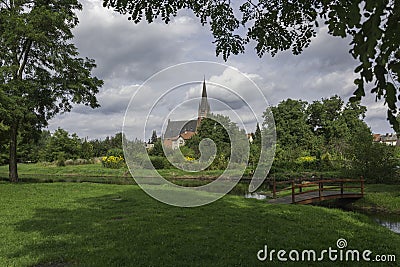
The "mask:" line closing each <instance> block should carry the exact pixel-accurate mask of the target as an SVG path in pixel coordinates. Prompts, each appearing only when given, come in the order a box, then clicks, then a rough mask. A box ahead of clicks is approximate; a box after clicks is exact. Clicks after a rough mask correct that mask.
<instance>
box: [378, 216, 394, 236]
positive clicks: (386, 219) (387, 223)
mask: <svg viewBox="0 0 400 267" xmlns="http://www.w3.org/2000/svg"><path fill="white" fill-rule="evenodd" d="M373 218H374V220H375V221H376V222H377V223H379V224H380V225H382V226H384V227H386V228H388V229H390V230H392V231H393V232H395V233H397V234H400V216H383V215H380V216H379V215H373Z"/></svg>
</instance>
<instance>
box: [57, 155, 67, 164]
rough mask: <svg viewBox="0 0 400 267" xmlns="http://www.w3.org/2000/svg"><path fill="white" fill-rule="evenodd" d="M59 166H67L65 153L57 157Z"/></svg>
mask: <svg viewBox="0 0 400 267" xmlns="http://www.w3.org/2000/svg"><path fill="white" fill-rule="evenodd" d="M57 166H58V167H63V166H65V157H64V153H59V154H58V156H57Z"/></svg>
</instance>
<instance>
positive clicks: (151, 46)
mask: <svg viewBox="0 0 400 267" xmlns="http://www.w3.org/2000/svg"><path fill="white" fill-rule="evenodd" d="M83 4H84V10H83V12H80V13H79V19H80V24H79V26H78V27H77V28H76V29H75V31H74V33H75V37H76V38H75V40H74V42H75V43H76V44H77V47H78V49H79V51H80V53H81V56H87V57H89V58H94V59H95V60H96V63H97V66H98V67H97V68H96V70H95V71H94V74H95V75H96V76H98V77H99V78H101V79H104V81H105V85H104V86H103V88H102V89H101V91H100V93H99V94H98V100H99V103H100V104H101V108H98V109H94V110H92V109H90V108H87V107H84V106H76V107H75V108H74V109H73V111H72V112H71V113H69V114H64V115H60V116H57V117H56V118H54V119H53V120H51V121H50V126H49V129H50V130H54V129H56V128H57V127H62V128H65V129H67V130H68V131H70V132H76V133H78V134H79V135H80V136H88V137H90V138H104V137H105V136H107V135H114V134H115V133H116V132H118V131H120V130H121V129H122V122H123V118H124V114H125V110H126V108H127V106H128V104H129V101H130V99H131V97H132V95H133V94H134V92H135V91H136V90H137V88H138V87H139V85H140V84H142V83H143V82H145V81H146V80H147V79H148V78H149V77H150V76H151V75H153V74H155V73H156V72H158V71H160V70H162V69H164V68H166V67H169V66H172V65H174V64H179V63H183V62H186V61H195V60H206V61H207V60H209V61H216V62H223V61H222V60H221V58H216V57H215V47H214V45H213V44H212V36H211V34H210V32H209V29H208V28H207V27H201V25H200V24H199V21H198V19H197V18H194V17H193V15H191V14H190V13H189V12H181V16H179V17H177V18H176V19H175V20H173V21H172V22H171V23H170V24H169V25H164V24H163V23H162V22H155V23H153V24H150V25H148V24H147V23H144V22H143V23H139V24H134V23H132V22H130V21H128V20H127V19H126V17H124V16H122V15H120V14H117V13H115V12H113V11H111V10H108V9H105V8H103V7H102V6H101V1H94V0H93V1H90V0H85V1H83ZM349 42H350V40H349V39H341V38H338V37H332V36H330V35H328V34H327V29H326V27H322V28H320V29H319V33H318V35H317V37H316V38H315V39H314V40H313V42H312V43H311V45H310V47H309V48H307V49H306V50H305V51H304V52H303V53H302V54H301V55H299V56H293V55H292V54H291V53H290V52H282V53H279V54H278V55H277V56H276V57H274V58H272V57H270V56H269V55H265V56H264V57H263V58H261V59H260V58H258V57H257V55H256V54H255V52H254V51H252V47H251V45H249V46H248V50H247V52H246V53H245V54H242V55H238V56H232V57H231V58H230V59H229V60H228V62H226V64H228V65H231V66H234V67H236V68H237V69H239V70H240V71H242V72H244V73H245V74H246V75H247V76H249V77H250V78H251V79H252V80H253V81H254V82H255V83H256V84H257V85H258V86H259V87H260V89H261V91H262V92H263V94H264V95H265V97H266V98H267V100H268V101H269V103H270V104H272V105H276V104H277V103H279V102H280V101H282V100H284V99H287V98H292V99H303V100H307V101H310V102H311V101H313V100H320V99H321V98H328V97H330V96H332V95H334V94H338V95H339V96H341V97H342V98H343V99H344V100H347V99H348V98H349V97H350V96H351V95H352V93H353V91H354V90H355V86H354V84H353V80H354V78H355V77H356V76H355V74H354V73H353V70H354V68H355V66H356V65H357V62H356V61H355V60H354V59H353V58H352V57H351V55H350V54H349V52H348V51H349V49H350V46H349ZM203 74H205V75H206V79H207V80H208V81H209V82H210V83H216V84H221V85H224V86H226V87H228V88H235V91H236V92H237V93H238V94H239V95H240V96H242V97H243V98H244V99H245V100H246V102H248V103H250V105H251V107H252V108H253V110H254V112H255V113H256V116H257V117H258V118H259V119H260V118H261V116H262V113H263V111H264V110H265V108H266V104H265V103H264V102H263V101H259V98H258V97H257V95H256V94H254V92H252V91H251V90H249V89H248V88H249V87H248V84H246V82H245V81H243V80H241V79H239V78H238V77H237V76H235V75H234V74H233V73H229V71H227V72H226V73H213V70H209V71H208V73H200V72H199V70H194V69H182V70H181V72H180V74H179V75H181V76H183V77H187V78H188V79H191V80H192V81H196V80H197V81H198V82H199V85H200V84H201V81H202V79H203ZM177 81H179V77H163V76H162V75H161V76H160V79H159V80H158V81H157V82H155V83H153V84H152V85H151V86H150V87H148V88H146V90H147V91H146V94H141V95H138V96H137V97H140V101H138V102H139V103H140V105H136V106H135V107H132V109H134V110H135V118H130V121H129V124H133V125H134V124H135V123H137V122H138V121H140V119H141V118H145V117H146V116H147V112H148V110H149V109H150V108H151V106H152V105H153V104H154V103H150V102H149V101H148V96H149V95H151V94H155V93H157V92H159V91H158V90H160V89H161V88H172V87H173V86H176V85H177ZM216 88H217V87H214V88H213V87H212V86H209V96H210V97H213V98H215V99H218V100H221V101H224V102H225V103H229V104H230V105H231V106H232V107H234V108H235V109H237V110H238V111H239V110H240V112H243V116H242V117H243V118H242V119H243V121H244V123H245V125H246V128H247V129H250V131H252V130H253V129H254V128H255V119H254V117H253V116H252V115H251V114H250V115H248V114H244V113H245V111H244V109H242V108H244V107H245V104H244V103H243V102H242V101H241V100H239V99H238V98H235V97H232V96H231V95H227V94H226V92H224V91H223V90H217V89H216ZM184 90H186V91H185V92H183V91H180V93H179V97H178V96H177V95H175V96H174V95H173V94H171V95H170V96H168V97H165V98H163V99H161V101H160V103H159V106H160V111H163V113H165V114H162V115H165V116H158V115H157V114H153V117H152V119H151V120H149V125H148V129H157V131H158V132H159V131H160V129H159V128H158V127H160V125H162V124H163V123H164V120H165V118H166V115H167V114H168V113H169V112H170V111H171V110H173V108H174V107H176V106H177V105H178V104H180V103H181V102H182V101H184V100H188V99H192V98H194V97H199V96H200V95H199V94H200V91H199V90H200V89H199V87H198V86H197V85H192V86H188V87H185V88H184ZM363 104H364V105H366V106H367V108H368V112H367V118H366V120H367V122H368V123H369V125H370V126H371V128H372V130H373V131H374V132H390V131H391V130H390V127H389V124H388V122H387V121H386V109H385V107H384V106H383V104H382V102H379V103H376V102H375V101H374V98H373V97H367V98H366V99H364V100H363ZM212 108H213V107H212ZM214 108H215V109H214V111H217V110H218V112H221V113H224V112H225V111H226V109H224V107H223V106H221V107H218V106H215V107H214ZM196 112H197V106H196V107H193V106H192V104H188V105H187V106H185V105H183V106H182V108H181V111H179V113H180V114H184V115H185V116H186V117H187V118H190V117H192V116H196ZM192 113H194V114H192ZM186 117H185V119H187V118H186ZM159 134H160V132H159Z"/></svg>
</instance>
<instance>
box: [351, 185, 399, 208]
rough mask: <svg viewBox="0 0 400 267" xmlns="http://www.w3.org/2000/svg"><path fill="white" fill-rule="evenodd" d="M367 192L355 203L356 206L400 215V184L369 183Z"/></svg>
mask: <svg viewBox="0 0 400 267" xmlns="http://www.w3.org/2000/svg"><path fill="white" fill-rule="evenodd" d="M365 193H366V194H365V196H364V198H362V199H360V200H358V201H357V202H355V203H354V206H355V207H356V208H360V209H363V210H365V211H370V212H383V213H393V214H398V215H400V185H386V184H367V185H366V188H365Z"/></svg>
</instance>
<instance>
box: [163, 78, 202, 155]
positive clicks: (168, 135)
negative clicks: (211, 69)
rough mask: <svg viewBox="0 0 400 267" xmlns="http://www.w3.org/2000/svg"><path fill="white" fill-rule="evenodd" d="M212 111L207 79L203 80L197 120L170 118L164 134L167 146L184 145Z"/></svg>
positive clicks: (176, 146)
mask: <svg viewBox="0 0 400 267" xmlns="http://www.w3.org/2000/svg"><path fill="white" fill-rule="evenodd" d="M209 113H210V104H209V103H208V99H207V89H206V81H205V79H204V81H203V90H202V94H201V101H200V104H199V109H198V116H197V120H189V121H171V120H168V125H167V128H166V130H165V133H164V136H163V142H164V146H165V147H169V148H172V149H177V148H179V147H180V146H183V145H184V144H185V142H186V140H189V139H190V138H192V136H193V135H195V134H196V132H197V129H198V128H199V127H200V124H201V120H202V119H203V118H207V116H208V115H209Z"/></svg>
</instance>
